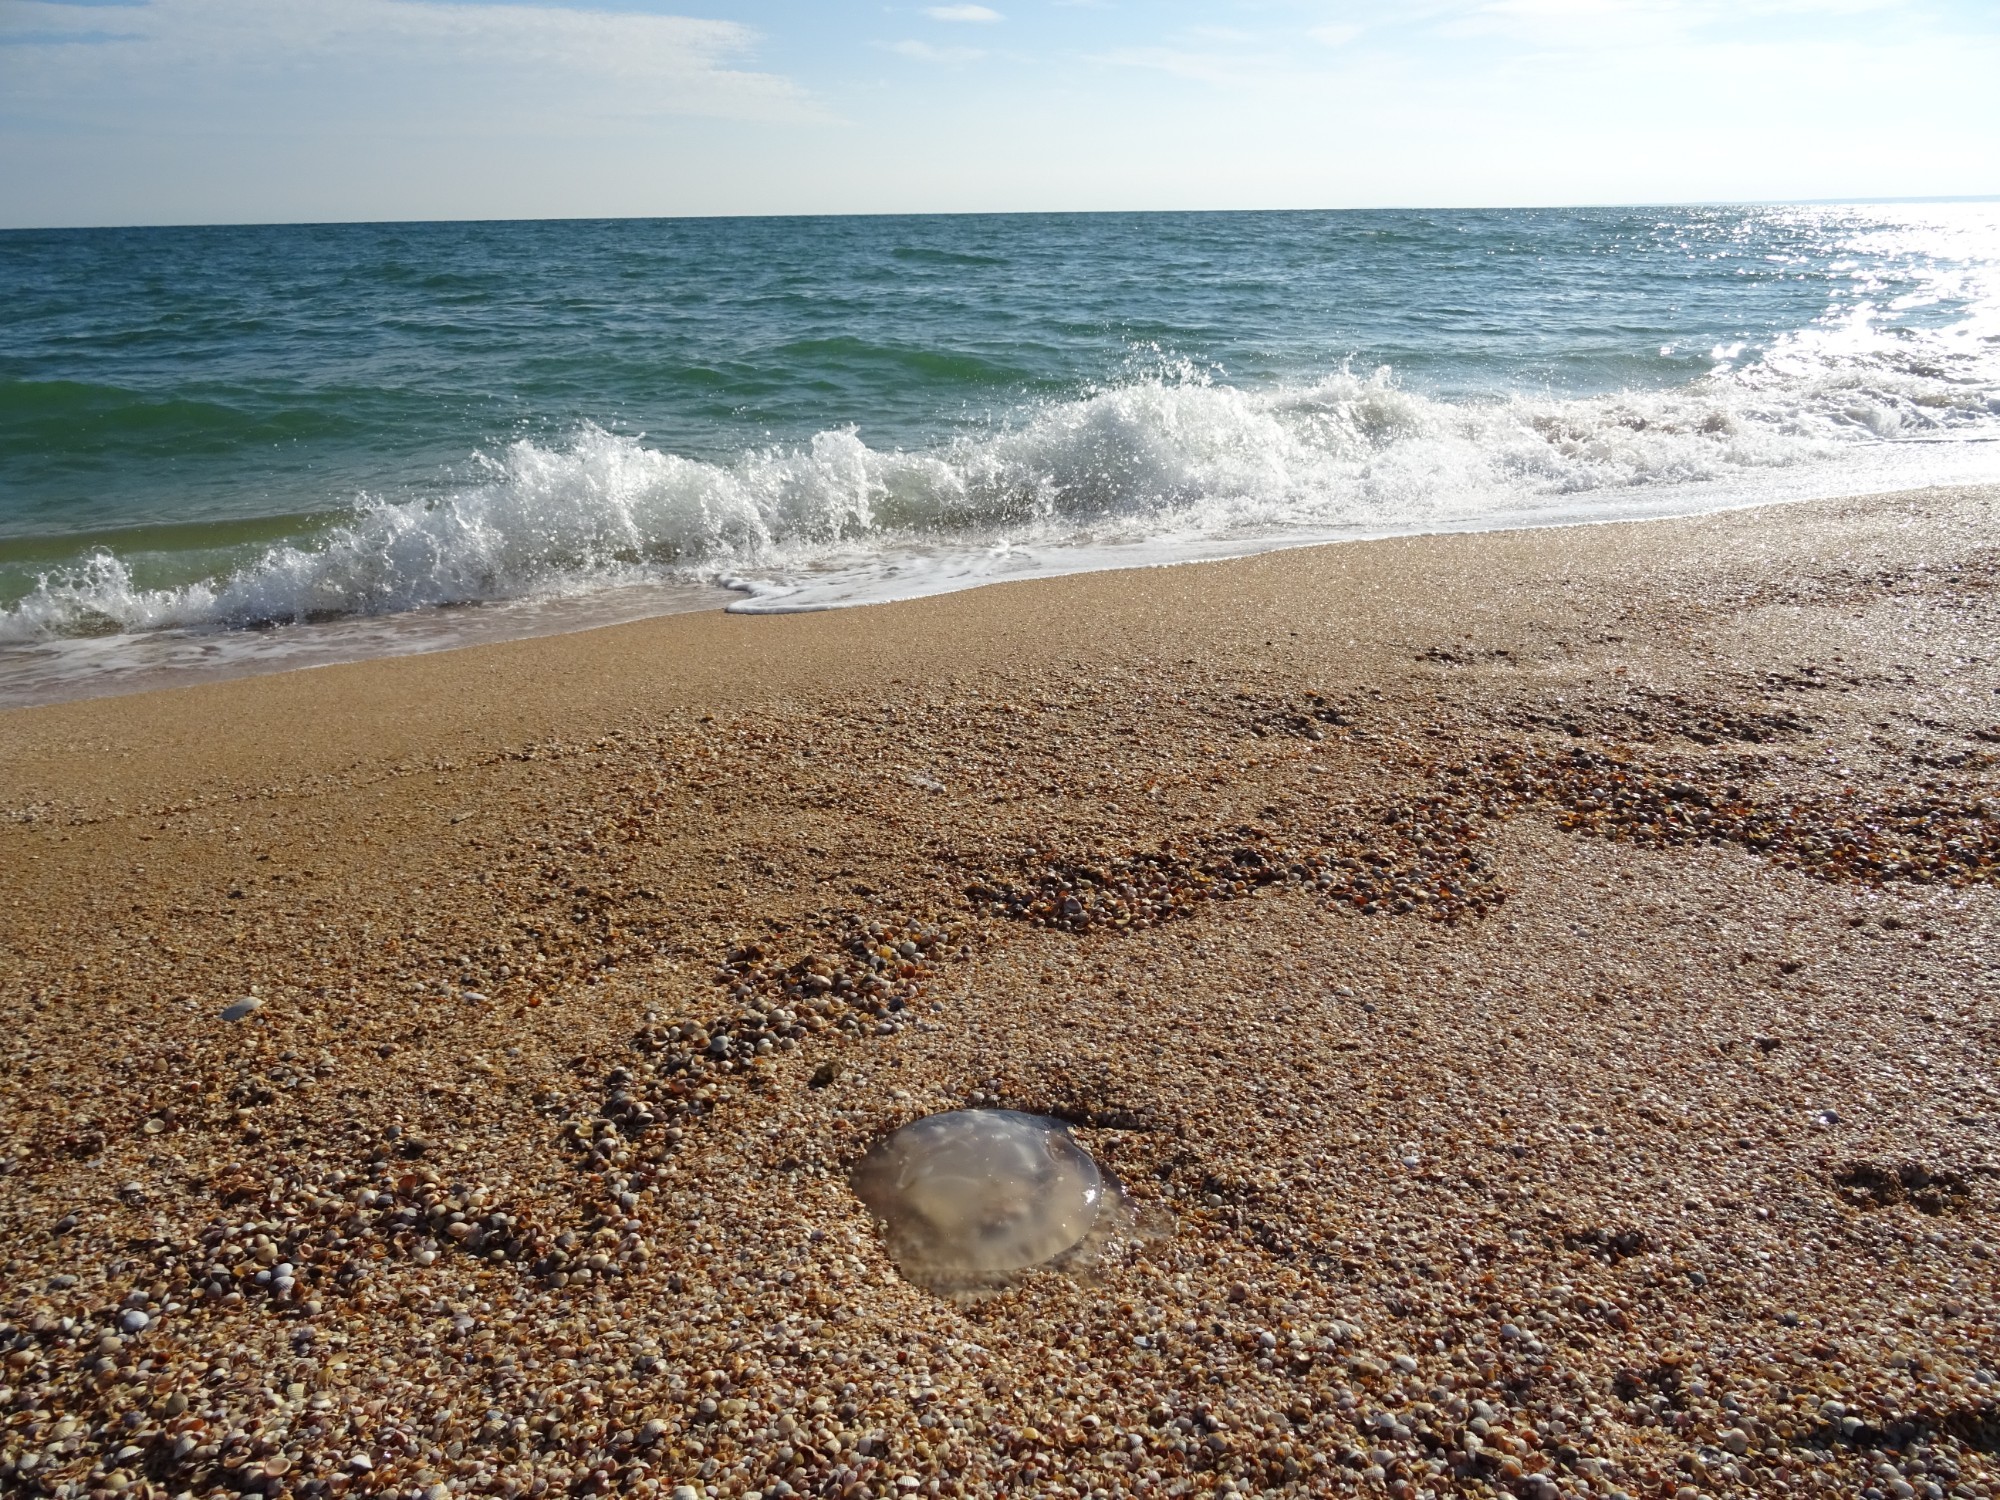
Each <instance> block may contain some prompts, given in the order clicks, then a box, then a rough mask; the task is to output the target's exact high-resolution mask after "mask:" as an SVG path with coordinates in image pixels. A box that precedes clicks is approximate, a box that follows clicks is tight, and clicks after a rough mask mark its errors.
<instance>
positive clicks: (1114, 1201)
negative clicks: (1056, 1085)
mask: <svg viewBox="0 0 2000 1500" xmlns="http://www.w3.org/2000/svg"><path fill="white" fill-rule="evenodd" d="M853 1181H854V1191H855V1193H856V1194H857V1195H858V1196H859V1197H860V1199H861V1201H862V1202H863V1203H865V1204H867V1205H868V1207H869V1209H870V1210H871V1211H872V1212H873V1213H874V1215H875V1217H876V1218H877V1219H879V1220H880V1221H881V1223H882V1227H883V1233H884V1236H885V1238H886V1240H887V1242H888V1250H889V1257H890V1259H892V1260H893V1261H895V1263H896V1266H897V1269H899V1270H900V1271H901V1272H902V1273H903V1274H904V1275H905V1276H907V1277H908V1278H909V1279H910V1280H911V1281H914V1282H915V1283H917V1285H919V1286H922V1287H927V1288H929V1289H930V1290H932V1291H934V1292H940V1293H944V1294H947V1295H953V1296H964V1295H975V1296H976V1295H978V1294H979V1293H981V1292H987V1291H993V1290H997V1289H998V1288H1000V1287H1002V1286H1005V1285H1006V1284H1007V1283H1008V1282H1009V1281H1012V1280H1013V1279H1014V1278H1015V1277H1017V1276H1018V1275H1020V1274H1021V1273H1022V1272H1024V1271H1028V1270H1032V1269H1033V1268H1034V1267H1036V1266H1044V1265H1049V1264H1051V1263H1057V1264H1068V1263H1071V1262H1074V1261H1076V1260H1078V1259H1079V1258H1082V1257H1085V1256H1086V1253H1087V1252H1088V1251H1089V1250H1090V1248H1091V1247H1092V1245H1093V1242H1094V1241H1095V1240H1096V1239H1097V1238H1099V1237H1100V1236H1101V1235H1102V1234H1103V1233H1104V1232H1106V1231H1108V1230H1110V1229H1112V1228H1113V1227H1114V1226H1115V1225H1116V1224H1118V1223H1120V1222H1122V1221H1123V1220H1124V1219H1125V1218H1127V1217H1128V1216H1127V1215H1126V1214H1125V1213H1124V1209H1125V1196H1124V1193H1123V1191H1122V1189H1121V1188H1120V1187H1119V1185H1118V1181H1117V1179H1116V1178H1115V1177H1113V1176H1112V1175H1111V1174H1110V1173H1108V1172H1105V1171H1102V1170H1101V1169H1100V1168H1099V1167H1098V1165H1097V1163H1096V1162H1094V1161H1092V1160H1091V1159H1090V1155H1089V1153H1088V1152H1086V1151H1085V1150H1084V1149H1083V1147H1082V1146H1080V1145H1078V1144H1077V1142H1076V1138H1075V1137H1074V1136H1072V1135H1071V1134H1070V1132H1069V1127H1068V1126H1067V1125H1064V1124H1063V1123H1062V1121H1060V1120H1051V1119H1048V1118H1047V1117H1045V1116H1042V1115H1028V1114H1021V1113H1019V1112H1017V1111H1015V1110H1011V1109H960V1110H953V1111H952V1112H951V1113H949V1114H942V1115H929V1116H926V1117H925V1118H923V1119H921V1120H914V1121H912V1122H911V1123H910V1124H908V1125H905V1126H904V1127H903V1128H902V1129H900V1130H898V1131H895V1132H893V1133H892V1134H890V1135H887V1136H885V1137H883V1139H882V1140H880V1141H879V1142H877V1143H876V1145H875V1148H874V1150H872V1151H870V1152H869V1153H868V1155H867V1156H866V1157H865V1158H863V1160H862V1162H861V1164H860V1165H859V1166H858V1167H856V1168H855V1169H854V1179H853Z"/></svg>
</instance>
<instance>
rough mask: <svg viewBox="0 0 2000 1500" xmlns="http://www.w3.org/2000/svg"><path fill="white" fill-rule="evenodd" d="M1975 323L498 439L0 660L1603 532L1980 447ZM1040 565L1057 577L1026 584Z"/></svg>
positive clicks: (93, 607)
mask: <svg viewBox="0 0 2000 1500" xmlns="http://www.w3.org/2000/svg"><path fill="white" fill-rule="evenodd" d="M1992 332H1993V330H1990V329H1987V330H1983V331H1982V330H1981V329H1979V328H1976V327H1971V326H1970V325H1969V324H1967V323H1960V324H1958V325H1955V326H1954V327H1953V328H1951V329H1946V330H1939V331H1937V332H1936V333H1934V334H1931V335H1928V336H1926V338H1925V339H1923V340H1921V341H1917V342H1910V341H1905V342H1904V343H1903V344H1899V345H1897V346H1895V347H1893V348H1888V349H1886V350H1885V349H1884V348H1883V347H1882V345H1881V344H1880V343H1879V342H1876V341H1873V340H1870V339H1868V338H1867V337H1865V330H1862V329H1853V330H1849V331H1848V334H1847V335H1846V338H1847V341H1846V342H1845V343H1843V333H1842V330H1841V329H1838V328H1836V329H1832V330H1820V331H1815V332H1814V333H1813V334H1812V335H1811V336H1810V337H1808V336H1807V335H1799V336H1797V337H1795V338H1793V339H1791V340H1789V341H1786V342H1785V343H1783V344H1781V345H1780V346H1779V347H1778V348H1775V349H1773V350H1771V351H1769V352H1768V353H1767V354H1766V355H1765V356H1764V357H1763V358H1761V359H1759V360H1757V361H1755V362H1753V363H1751V364H1748V365H1745V366H1744V367H1742V368H1740V369H1738V368H1735V367H1733V366H1732V364H1731V362H1730V360H1729V351H1727V350H1718V351H1715V357H1716V358H1717V359H1718V361H1719V363H1718V365H1717V367H1716V369H1715V371H1714V372H1713V373H1711V374H1710V375H1708V376H1705V377H1703V378H1702V379H1700V380H1698V381H1696V382H1694V383H1693V384H1690V385H1686V386H1682V387H1679V388H1677V389H1671V390H1660V391H1638V392H1634V391H1628V392H1624V393H1620V394H1614V395H1605V396H1596V397H1587V398H1569V399H1556V398H1542V399H1538V398H1532V397H1524V396H1515V397H1510V398H1506V399H1495V400H1487V401H1465V402H1455V401H1445V400H1439V399H1435V398H1432V397H1429V396H1425V395H1422V394H1419V393H1417V392H1415V391H1412V390H1409V389H1407V388H1405V387H1404V386H1402V385H1401V384H1399V383H1398V381H1397V380H1396V379H1395V378H1393V376H1392V375H1391V374H1390V373H1389V372H1387V371H1386V370H1385V371H1377V372H1375V373H1373V374H1370V375H1365V376H1364V375H1357V374H1352V373H1348V372H1342V373H1339V374H1336V375H1333V376H1330V377H1328V378H1326V379H1324V380H1322V381H1319V382H1318V383H1315V384H1310V385H1303V386H1291V387H1283V388H1276V389H1271V390H1263V391H1253V390H1244V389H1240V388H1237V387H1235V386H1231V385H1229V384H1226V383H1220V382H1217V381H1214V380H1211V379H1207V378H1204V377H1202V376H1201V375H1199V374H1198V373H1196V372H1193V371H1188V370H1183V371H1179V372H1173V373H1169V374H1166V375H1160V376H1155V377H1151V378H1146V379H1140V380H1135V381H1132V382H1130V383H1126V384H1122V385H1118V386H1115V387H1111V388H1106V389H1102V390H1098V391H1095V392H1091V393H1088V394H1086V395H1083V396H1081V397H1079V398H1077V399H1073V400H1068V401H1057V402H1050V403H1046V404H1043V405H1041V406H1038V407H1035V408H1031V409H1030V410H1028V411H1027V412H1026V413H1024V414H1023V415H1022V417H1021V418H1020V419H1019V420H1018V421H1017V422H1016V423H1014V424H1013V425H1011V426H1009V427H1006V428H1004V429H1000V430H994V431H988V432H984V433H978V434H969V435H962V436H959V437H957V438H954V439H952V440H950V441H948V442H945V443H943V444H941V445H939V446H937V447H935V448H933V449H930V450H928V451H919V452H904V451H884V450H881V449H876V448H872V447H870V446H869V445H868V444H867V443H865V442H864V441H863V440H862V438H861V437H860V436H859V435H858V433H857V432H856V431H854V430H851V429H843V430H834V431H824V432H821V433H819V434H818V435H817V436H816V437H814V438H813V439H812V441H811V442H810V444H808V445H805V446H801V447H793V448H783V449H766V450H760V451H754V452H745V453H743V454H741V455H740V456H739V457H737V458H736V459H735V460H734V461H731V462H723V463H714V462H705V461H701V460H697V459H692V458H686V457H681V456H678V455H676V454H674V453H671V452H667V451H663V450H661V449H660V448H657V447H652V446H648V445H647V444H646V443H645V442H644V441H643V440H641V439H635V438H631V437H626V436H619V435H615V434H612V433H610V432H607V431H604V430H602V429H599V428H597V427H594V426H585V427H583V428H581V429H579V430H578V431H576V432H575V433H573V434H572V436H571V437H570V438H569V439H568V440H567V441H564V442H560V443H553V444H551V443H537V442H533V441H520V442H516V443H514V444H512V445H511V446H508V447H506V448H505V449H504V450H502V451H500V452H498V453H496V454H494V455H491V456H487V457H484V458H481V459H480V460H479V461H478V466H477V470H476V472H474V473H473V474H472V475H470V476H469V477H468V478H467V479H466V480H465V481H464V482H462V483H460V484H458V485H457V486H455V487H453V488H451V489H449V490H448V491H447V492H446V493H443V494H442V495H436V494H434V495H432V496H429V497H427V498H423V499H410V500H400V501H398V500H389V499H363V500H362V501H361V502H360V503H358V504H357V505H355V506H354V507H353V508H352V509H351V511H349V512H348V513H347V514H346V516H345V517H344V518H343V519H342V520H340V521H339V522H337V523H336V524H333V525H332V526H330V527H328V528H326V529H324V530H323V531H320V532H319V533H317V534H315V535H313V536H311V537H309V538H305V539H299V540H293V541H289V542H285V543H280V544H277V545H271V546H268V547H266V548H264V549H263V550H261V551H260V552H257V553H255V554H253V555H250V556H247V557H245V558H242V559H240V560H239V561H238V563H237V564H236V565H235V566H234V568H233V569H232V570H230V571H227V572H226V573H221V574H218V575H216V576H211V577H204V578H200V579H196V580H193V581H183V582H178V583H168V584H162V585H160V586H155V587H146V586H142V585H141V584H140V583H139V582H138V581H137V578H136V575H135V568H134V566H133V563H132V561H131V560H130V559H128V558H125V557H121V556H119V555H116V554H114V553H112V552H110V551H102V550H100V551H98V552H96V553H95V554H93V555H91V556H90V557H88V558H86V559H84V560H82V561H80V562H77V563H74V564H71V565H67V566H64V567H60V568H57V569H54V570H52V571H50V572H48V573H46V574H44V575H42V576H41V577H40V579H39V581H38V582H37V583H36V584H35V585H34V587H33V588H32V589H30V590H29V591H28V592H26V593H25V595H24V596H23V597H21V598H19V599H18V600H17V601H16V602H14V603H13V604H11V605H9V606H7V607H6V608H5V609H4V610H0V641H10V642H17V643H18V642H31V641H38V640H50V639H53V638H60V637H74V636H83V635H103V634H114V633H122V632H140V631H157V630H162V629H186V630H205V629H228V628H240V627H249V626H258V625H265V624H271V623H293V622H306V621H315V620H324V619H329V618H333V617H338V616H348V615H357V614H360V615H379V614H388V613H393V612H396V611H405V610H412V609H421V608H425V607H430V606H442V605H452V604H465V603H472V602H478V601H485V600H496V599H520V598H529V597H559V596H564V595H571V594H578V593H585V592H589V591H594V590H598V589H602V588H605V587H615V586H621V585H630V584H636V583H647V582H656V581H674V582H716V583H725V584H728V585H730V586H732V587H736V588H740V589H743V590H746V591H747V592H748V593H750V594H751V595H752V605H753V607H757V605H758V601H761V604H762V607H787V601H792V605H791V607H796V604H797V601H798V600H799V599H800V598H801V595H800V593H799V585H800V582H801V580H805V579H810V578H811V577H813V576H815V575H816V574H823V573H826V572H828V571H830V570H841V571H843V572H844V573H845V574H846V575H848V576H850V577H854V576H862V577H864V578H865V575H867V573H868V571H869V569H870V567H871V566H873V565H874V564H875V563H876V562H878V561H884V560H887V559H889V558H891V557H899V558H902V559H904V563H903V564H902V565H899V567H898V569H895V570H889V571H893V572H894V573H895V577H896V578H897V579H898V580H900V581H899V582H890V581H888V573H887V572H885V574H884V581H883V582H882V584H881V586H880V587H878V588H876V589H874V590H873V591H871V590H870V589H868V588H867V587H865V586H864V587H862V588H860V589H859V591H858V592H854V593H852V594H851V595H850V596H848V597H852V598H865V597H877V598H880V597H894V596H896V595H897V594H898V593H909V592H926V591H929V589H928V588H926V587H923V586H920V585H916V584H913V583H912V582H911V573H910V568H909V566H908V565H907V560H908V559H909V558H911V557H925V558H930V559H932V560H936V559H938V558H941V557H949V556H951V555H958V556H961V557H962V556H965V555H970V554H976V553H981V552H990V551H991V550H992V549H995V548H1009V547H1035V548H1042V549H1055V550H1056V551H1058V552H1060V551H1061V549H1065V548H1084V547H1091V548H1097V549H1102V548H1105V547H1114V548H1115V547H1121V546H1133V545H1139V546H1150V547H1151V548H1152V552H1151V554H1150V556H1151V559H1152V560H1164V558H1166V557H1168V556H1171V555H1174V553H1175V552H1176V549H1179V551H1180V554H1181V555H1194V553H1193V552H1191V551H1189V550H1188V549H1190V548H1196V550H1198V544H1199V546H1207V547H1209V548H1210V549H1211V550H1212V549H1213V548H1214V546H1216V545H1218V544H1223V543H1241V544H1243V546H1244V547H1245V548H1246V549H1247V548H1249V547H1251V546H1266V545H1274V544H1279V545H1281V544H1283V543H1284V542H1285V541H1286V540H1288V539H1290V540H1301V539H1306V538H1317V537H1323V536H1327V535H1330V534H1339V533H1341V532H1343V531H1347V532H1361V531H1368V530H1382V529H1424V528H1428V527H1434V526H1441V525H1454V526H1462V525H1477V524H1479V523H1480V521H1481V519H1482V518H1486V517H1501V516H1507V517H1512V518H1520V517H1522V516H1523V515H1527V516H1529V517H1532V516H1533V515H1534V514H1536V513H1538V512H1543V511H1547V512H1551V513H1553V512H1556V511H1562V512H1564V513H1565V514H1572V515H1573V514H1574V513H1575V512H1576V510H1577V508H1578V506H1579V503H1580V502H1582V503H1583V504H1585V506H1586V507H1587V508H1595V509H1597V510H1598V511H1600V512H1601V513H1602V514H1605V515H1615V514H1617V513H1618V512H1619V509H1620V505H1621V497H1625V498H1626V499H1629V498H1630V497H1631V496H1633V495H1635V494H1636V493H1638V492H1651V493H1654V494H1656V495H1657V494H1658V493H1659V492H1661V491H1665V490H1669V489H1670V488H1671V487H1674V486H1684V485H1690V484H1698V483H1701V482H1704V481H1709V482H1712V481H1725V482H1726V481H1730V480H1732V479H1737V478H1741V477H1743V476H1747V475H1752V474H1756V473H1761V472H1768V471H1772V470H1778V469H1786V468H1797V467H1799V466H1811V465H1818V464H1824V463H1825V462H1826V461H1828V460H1830V459H1835V458H1839V457H1841V456H1842V455H1852V454H1854V453H1855V452H1856V451H1857V449H1858V448H1859V447H1861V446H1875V447H1881V446H1885V445H1890V444H1896V443H1899V442H1907V441H1908V440H1911V439H1925V438H1929V439H1941V438H1970V437H1986V436H1990V435H1991V434H1992V433H1993V432H1995V431H2000V379H1996V378H1995V373H1994V369H1993V368H1992V367H1993V365H1994V363H1995V361H1996V354H1995V341H1994V340H1993V338H1992V337H1991V334H1992ZM1054 570H1056V571H1060V568H1057V569H1054Z"/></svg>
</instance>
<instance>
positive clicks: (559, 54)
mask: <svg viewBox="0 0 2000 1500" xmlns="http://www.w3.org/2000/svg"><path fill="white" fill-rule="evenodd" d="M1996 79H2000V3H1995V0H993V3H991V4H969V3H947V4H914V5H911V4H898V5H883V4H862V3H850V0H741V3H733V4H732V3H725V0H714V3H707V4H703V3H700V0H664V3H654V0H599V3H593V4H582V3H575V4H572V3H561V0H544V3H488V0H0V226H11V227H23V226H50V225H86V224H156V223H213V222H278V221H300V220H306V221H317V220H340V219H439V218H542V217H595V216H605V217H613V216H651V215H667V214H736V213H743V214H770V213H884V212H891V213H903V212H968V211H1045V210H1110V209H1121V210H1122V209H1185V208H1207V209H1227V208H1341V207H1388V206H1440V207H1441V206H1453V205H1500V204H1510V205H1511V204H1575V203H1636V202H1681V201H1716V200H1729V201H1749V200H1757V201H1772V200H1796V199H1839V198H1879V197H1922V196H1943V195H1971V194H1991V193H1996V192H2000V86H1996V85H1995V82H1994V81H1995V80H1996Z"/></svg>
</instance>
